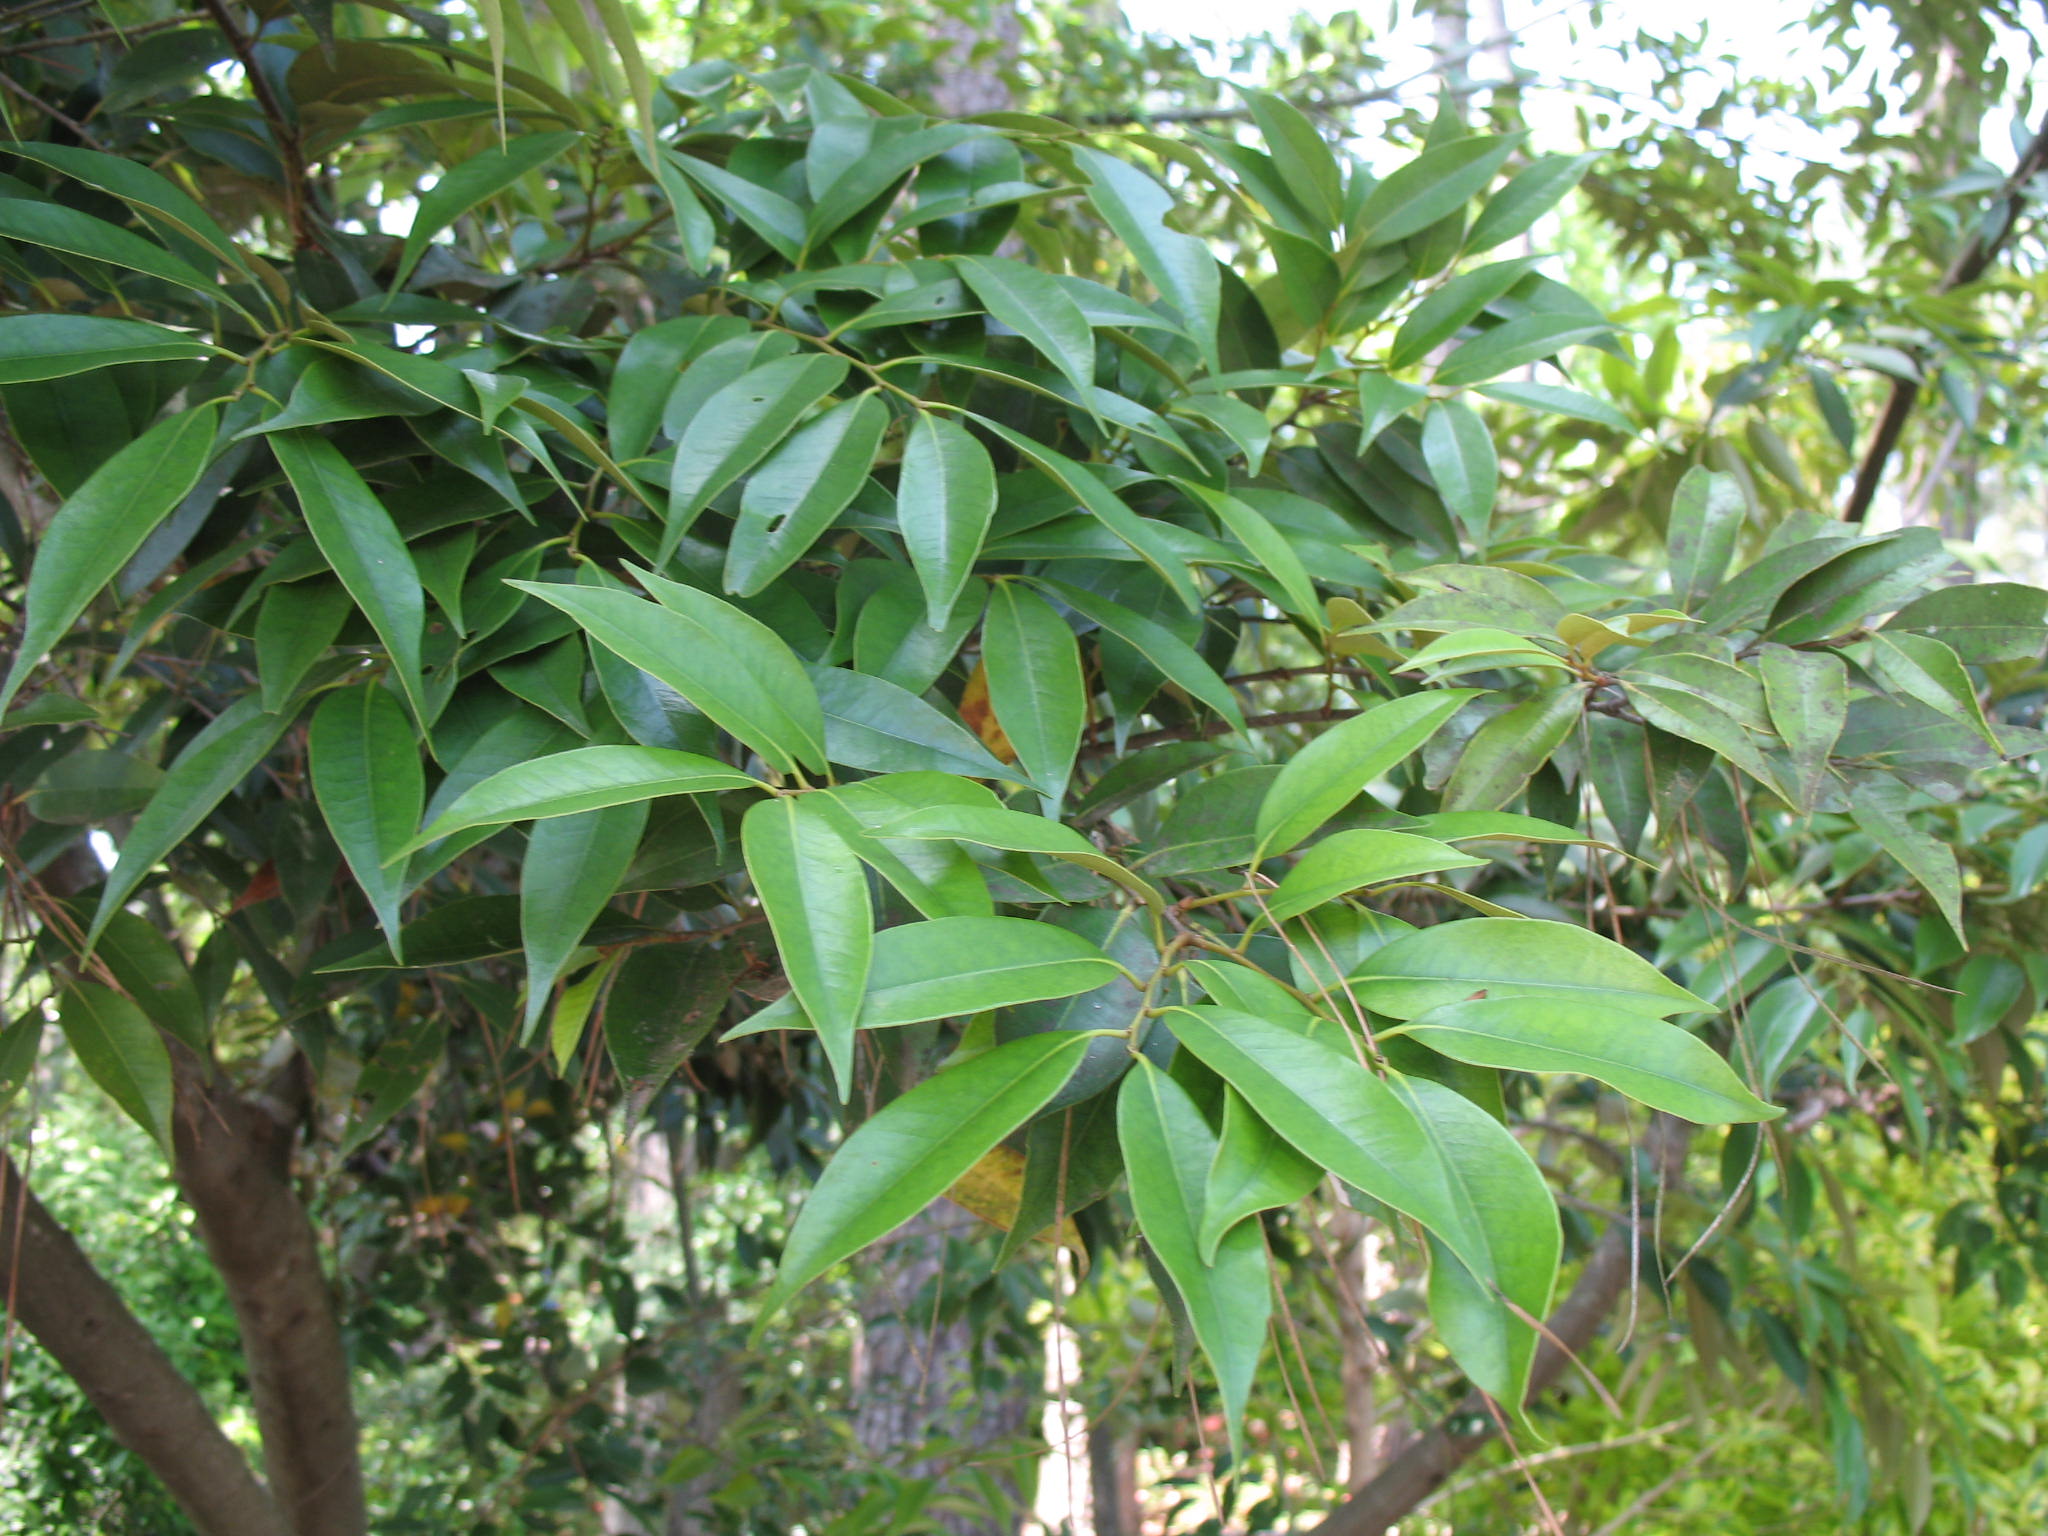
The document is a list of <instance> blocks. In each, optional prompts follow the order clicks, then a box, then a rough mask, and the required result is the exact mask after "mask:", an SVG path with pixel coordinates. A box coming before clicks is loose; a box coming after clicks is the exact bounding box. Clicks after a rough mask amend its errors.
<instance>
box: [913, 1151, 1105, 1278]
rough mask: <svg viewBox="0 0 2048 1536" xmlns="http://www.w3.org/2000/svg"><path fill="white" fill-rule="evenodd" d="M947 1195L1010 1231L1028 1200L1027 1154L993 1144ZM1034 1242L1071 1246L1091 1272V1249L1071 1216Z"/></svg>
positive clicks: (1083, 1268)
mask: <svg viewBox="0 0 2048 1536" xmlns="http://www.w3.org/2000/svg"><path fill="white" fill-rule="evenodd" d="M946 1198H947V1199H948V1200H950V1201H952V1202H953V1203H954V1204H955V1205H957V1206H959V1207H960V1209H961V1210H963V1211H965V1212H967V1213H968V1215H970V1216H978V1217H980V1218H981V1219H982V1220H983V1221H985V1222H987V1223H988V1224H989V1225H990V1226H992V1227H996V1228H999V1229H1000V1230H1002V1231H1004V1232H1007V1231H1009V1230H1010V1228H1011V1227H1013V1226H1015V1225H1016V1223H1017V1212H1018V1211H1019V1210H1020V1209H1021V1208H1022V1206H1023V1202H1024V1154H1023V1153H1022V1152H1020V1151H1018V1150H1017V1149H1016V1148H1015V1147H1005V1146H995V1147H991V1148H990V1149H989V1150H988V1153H987V1155H985V1156H984V1157H983V1158H982V1160H981V1161H980V1162H978V1163H976V1164H975V1165H974V1166H973V1167H972V1168H970V1169H968V1170H967V1171H966V1172H965V1173H963V1174H961V1175H960V1177H959V1178H957V1179H955V1180H954V1181H953V1185H952V1187H951V1188H950V1189H948V1190H947V1191H946ZM1031 1241H1033V1242H1040V1243H1053V1244H1056V1245H1057V1246H1059V1247H1061V1248H1065V1249H1067V1250H1068V1251H1069V1252H1070V1253H1072V1254H1073V1255H1074V1260H1075V1262H1076V1263H1077V1264H1079V1265H1080V1268H1081V1273H1082V1274H1083V1275H1086V1274H1087V1273H1088V1249H1087V1246H1086V1245H1085V1244H1084V1243H1083V1242H1082V1241H1081V1229H1080V1228H1079V1227H1078V1226H1076V1225H1075V1224H1074V1219H1073V1218H1072V1217H1071V1216H1069V1217H1068V1218H1067V1219H1066V1220H1064V1221H1062V1222H1060V1223H1059V1225H1058V1226H1053V1227H1047V1228H1046V1229H1045V1230H1044V1231H1043V1232H1034V1233H1032V1234H1031Z"/></svg>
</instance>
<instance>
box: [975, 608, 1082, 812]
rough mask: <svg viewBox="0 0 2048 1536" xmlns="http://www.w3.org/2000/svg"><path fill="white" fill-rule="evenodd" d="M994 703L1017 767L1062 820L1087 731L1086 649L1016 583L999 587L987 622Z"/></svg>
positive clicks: (985, 656) (984, 647)
mask: <svg viewBox="0 0 2048 1536" xmlns="http://www.w3.org/2000/svg"><path fill="white" fill-rule="evenodd" d="M981 654H982V660H983V662H984V663H985V664H986V666H987V667H988V696H989V703H990V705H991V706H992V707H993V708H994V710H995V714H996V719H997V721H998V722H999V723H1000V724H1001V725H1002V728H1003V734H1004V735H1006V736H1008V737H1009V738H1010V745H1011V746H1013V747H1015V748H1016V749H1017V760H1018V761H1019V762H1021V763H1022V764H1023V765H1024V769H1025V771H1026V772H1027V773H1029V774H1030V775H1031V777H1032V780H1033V781H1034V782H1035V783H1036V784H1037V785H1038V786H1039V789H1040V791H1041V800H1042V803H1043V804H1044V806H1045V810H1046V814H1047V815H1053V814H1056V813H1057V811H1058V808H1059V804H1060V801H1061V800H1062V799H1063V798H1065V796H1066V792H1067V779H1068V777H1069V776H1070V775H1071V774H1072V773H1073V771H1074V756H1075V754H1076V753H1077V752H1079V751H1080V749H1081V732H1082V731H1083V729H1085V728H1086V726H1087V724H1088V687H1087V681H1086V679H1085V677H1084V675H1083V673H1082V671H1081V647H1080V644H1079V642H1078V641H1076V640H1075V639H1074V632H1073V630H1071V629H1069V628H1068V627H1067V621H1066V620H1065V619H1063V618H1061V617H1060V616H1059V613H1058V612H1057V611H1056V610H1055V609H1054V608H1053V606H1052V604H1050V603H1048V602H1047V601H1046V600H1045V599H1044V598H1042V597H1040V596H1039V595H1038V594H1037V593H1035V592H1033V591H1032V590H1031V589H1030V588H1028V587H1025V586H1023V585H1022V584H1021V583H1018V582H1014V581H1003V582H998V583H996V587H995V590H994V591H993V592H992V593H990V594H989V601H988V616H987V618H986V619H984V620H983V621H982V631H981Z"/></svg>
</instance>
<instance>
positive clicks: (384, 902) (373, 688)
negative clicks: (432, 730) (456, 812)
mask: <svg viewBox="0 0 2048 1536" xmlns="http://www.w3.org/2000/svg"><path fill="white" fill-rule="evenodd" d="M306 755H307V759H308V762H309V765H310V767H311V770H312V777H313V794H314V798H315V799H317V800H318V801H319V803H320V814H321V816H322V817H323V818H324V819H325V820H326V822H327V830H328V831H329V832H331V833H332V834H333V835H334V842H335V846H336V847H338V848H340V849H341V855H342V857H343V858H344V859H346V860H347V861H348V867H349V873H351V874H353V875H354V876H355V877H356V884H357V885H359V886H361V887H362V890H363V894H364V895H365V896H367V897H368V898H369V900H370V910H371V911H372V912H374V913H376V914H377V925H378V926H379V927H380V928H382V929H383V930H384V937H385V939H386V941H387V942H389V944H390V945H391V952H392V954H393V955H394V956H396V957H398V958H399V959H401V960H402V959H403V958H404V957H403V953H402V951H401V949H400V938H399V915H398V909H399V904H400V903H401V902H403V901H404V900H405V894H406V892H407V890H409V889H410V888H411V885H412V881H411V879H410V878H409V877H408V874H407V870H406V866H405V862H404V860H403V859H402V858H401V857H400V855H401V854H402V853H404V852H406V851H407V841H406V840H407V839H408V838H410V837H411V836H412V833H413V829H414V828H415V827H417V826H418V825H419V823H420V808H421V806H422V805H424V804H425V801H426V778H425V775H424V774H423V773H422V772H421V769H420V745H419V739H418V737H417V736H416V735H415V733H414V731H413V726H412V722H411V721H410V720H408V719H407V718H406V714H405V710H404V708H403V707H402V706H401V705H400V704H399V702H398V701H397V700H396V699H394V698H393V697H392V696H391V695H390V693H389V692H387V691H386V690H385V689H382V688H379V687H378V686H377V685H376V684H375V683H367V684H363V685H360V686H357V687H354V688H340V689H336V690H335V691H334V692H333V693H330V694H329V695H328V696H327V697H326V699H325V700H323V701H322V702H321V705H320V707H319V708H318V709H317V710H315V711H314V712H313V721H312V724H311V725H310V726H309V727H308V728H307V733H306ZM394 861H396V862H394Z"/></svg>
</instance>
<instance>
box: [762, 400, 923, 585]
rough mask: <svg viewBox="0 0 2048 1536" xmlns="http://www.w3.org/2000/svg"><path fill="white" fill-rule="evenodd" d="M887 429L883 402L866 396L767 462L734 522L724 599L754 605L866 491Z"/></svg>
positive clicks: (823, 416)
mask: <svg viewBox="0 0 2048 1536" xmlns="http://www.w3.org/2000/svg"><path fill="white" fill-rule="evenodd" d="M888 425H889V408H888V407H887V406H885V405H883V404H882V400H881V397H880V396H879V395H876V394H863V395H860V396H857V397H856V398H854V399H852V400H845V401H841V402H840V403H839V404H838V405H835V406H833V407H831V408H830V409H829V410H826V411H823V412H821V413H819V414H818V415H817V416H815V417H813V418H812V419H811V420H810V421H808V422H806V423H804V425H803V426H801V427H799V428H798V429H797V430H796V432H795V433H794V435H792V436H791V437H790V438H789V440H788V441H787V442H785V443H783V444H782V446H781V447H779V448H777V449H776V450H775V451H774V453H772V454H771V455H769V457H768V460H767V462H766V463H764V464H762V465H761V467H760V468H759V469H757V470H755V471H754V473H753V474H752V475H751V476H750V477H749V478H748V480H747V488H746V490H745V492H744V493H743V494H742V495H741V497H740V511H739V516H738V517H736V518H735V519H733V525H732V537H731V538H730V539H729V540H728V541H727V543H726V547H725V590H726V591H728V592H733V593H737V594H738V595H739V596H741V597H752V596H754V595H755V594H756V593H758V592H760V591H762V590H763V589H764V588H766V587H767V586H768V585H769V584H770V583H771V582H773V581H774V580H775V578H776V577H778V576H780V575H781V574H782V573H783V572H784V571H786V570H788V569H789V568H790V566H792V565H794V564H795V563H796V562H797V561H798V560H800V559H802V558H803V556H804V555H805V554H806V553H807V552H808V551H809V550H810V548H811V546H812V545H814V544H816V543H817V542H818V538H819V536H820V535H821V534H823V533H824V532H825V530H826V529H828V528H830V527H831V526H832V521H833V519H834V518H836V517H838V516H839V514H840V513H841V512H844V511H845V510H846V507H847V504H848V503H849V502H851V501H852V500H853V498H854V497H855V496H856V495H857V494H859V492H860V488H861V486H862V485H864V484H866V482H867V477H868V470H869V469H870V468H871V467H872V466H873V464H874V462H875V450H876V449H877V448H879V447H880V446H881V442H882V432H883V429H884V428H886V427H887V426H888ZM898 515H899V517H900V516H901V503H900V498H899V508H898ZM906 532H907V530H906Z"/></svg>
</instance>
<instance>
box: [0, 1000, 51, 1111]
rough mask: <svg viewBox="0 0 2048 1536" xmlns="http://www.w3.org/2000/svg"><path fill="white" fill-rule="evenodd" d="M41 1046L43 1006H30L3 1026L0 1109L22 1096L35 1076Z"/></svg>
mask: <svg viewBox="0 0 2048 1536" xmlns="http://www.w3.org/2000/svg"><path fill="white" fill-rule="evenodd" d="M42 1049H43V1010H42V1009H41V1008H29V1009H27V1010H25V1011H24V1012H23V1013H22V1015H21V1017H20V1018H18V1019H16V1020H15V1021H14V1022H13V1023H11V1024H7V1025H4V1026H0V1109H5V1108H7V1106H8V1105H10V1104H12V1103H13V1102H14V1101H15V1100H16V1099H17V1098H19V1097H20V1096H21V1090H22V1089H24V1088H26V1087H27V1086H28V1085H29V1083H30V1081H31V1080H33V1079H34V1077H35V1072H36V1059H37V1057H39V1056H40V1055H41V1054H42Z"/></svg>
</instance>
